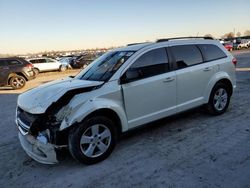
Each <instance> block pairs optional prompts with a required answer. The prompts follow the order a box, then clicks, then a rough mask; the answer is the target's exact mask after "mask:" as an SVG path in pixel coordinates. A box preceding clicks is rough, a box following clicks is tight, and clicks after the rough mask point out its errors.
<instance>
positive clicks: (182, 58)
mask: <svg viewBox="0 0 250 188" xmlns="http://www.w3.org/2000/svg"><path fill="white" fill-rule="evenodd" d="M171 50H172V52H173V55H174V57H175V60H176V64H177V68H178V69H182V68H185V67H188V66H192V65H196V64H200V63H202V62H203V58H202V55H201V52H200V50H199V49H198V47H197V46H195V45H183V46H173V47H171Z"/></svg>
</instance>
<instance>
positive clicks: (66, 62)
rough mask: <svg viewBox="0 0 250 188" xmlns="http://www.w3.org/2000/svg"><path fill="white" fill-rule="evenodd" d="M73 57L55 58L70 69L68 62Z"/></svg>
mask: <svg viewBox="0 0 250 188" xmlns="http://www.w3.org/2000/svg"><path fill="white" fill-rule="evenodd" d="M72 58H73V57H68V56H66V57H60V58H58V59H57V60H58V61H59V62H60V63H61V64H62V65H64V66H65V67H66V68H67V69H72V67H71V65H70V62H71V60H72Z"/></svg>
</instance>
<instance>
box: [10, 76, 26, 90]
mask: <svg viewBox="0 0 250 188" xmlns="http://www.w3.org/2000/svg"><path fill="white" fill-rule="evenodd" d="M25 84H26V80H25V78H24V77H23V76H19V75H15V76H13V77H12V78H11V79H10V86H11V87H12V88H13V89H21V88H23V87H24V86H25Z"/></svg>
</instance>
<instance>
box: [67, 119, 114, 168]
mask: <svg viewBox="0 0 250 188" xmlns="http://www.w3.org/2000/svg"><path fill="white" fill-rule="evenodd" d="M116 140H117V131H116V129H115V126H114V123H113V122H112V121H111V120H110V119H108V118H106V117H104V116H96V117H92V118H90V119H87V120H86V121H84V122H82V123H81V124H79V126H77V127H75V128H73V129H72V130H71V131H70V133H69V151H70V153H71V155H72V156H73V158H75V159H76V160H77V161H79V162H81V163H84V164H88V165H90V164H95V163H98V162H100V161H103V160H104V159H106V158H107V157H108V156H109V155H110V154H111V153H112V151H113V149H114V147H115V145H116Z"/></svg>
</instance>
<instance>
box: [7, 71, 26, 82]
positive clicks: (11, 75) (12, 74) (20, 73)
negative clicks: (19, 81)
mask: <svg viewBox="0 0 250 188" xmlns="http://www.w3.org/2000/svg"><path fill="white" fill-rule="evenodd" d="M16 75H19V76H22V77H24V79H25V81H28V79H27V77H26V76H25V75H24V74H23V73H22V72H16V73H11V74H9V77H8V85H10V80H11V78H12V77H13V76H16Z"/></svg>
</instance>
